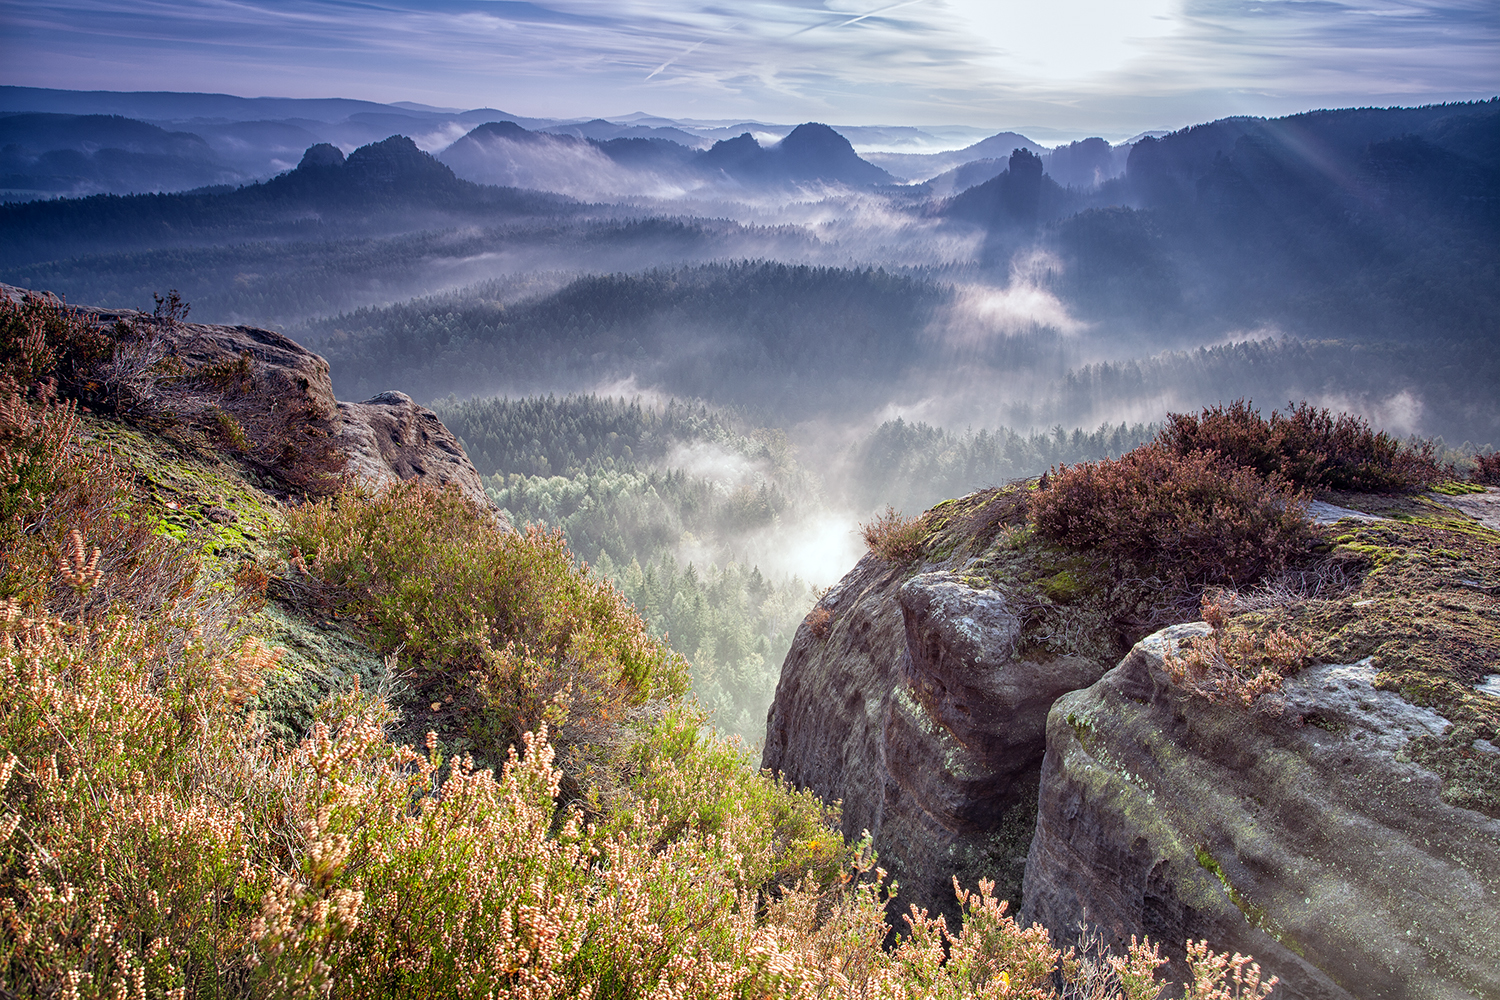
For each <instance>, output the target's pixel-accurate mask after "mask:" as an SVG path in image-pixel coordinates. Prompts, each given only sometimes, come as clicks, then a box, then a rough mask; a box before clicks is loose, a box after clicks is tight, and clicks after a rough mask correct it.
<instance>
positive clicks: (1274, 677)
mask: <svg viewBox="0 0 1500 1000" xmlns="http://www.w3.org/2000/svg"><path fill="white" fill-rule="evenodd" d="M1233 609H1234V595H1232V594H1225V593H1223V592H1219V593H1211V592H1205V593H1204V595H1203V620H1204V621H1206V622H1208V624H1209V625H1211V626H1212V627H1213V630H1214V631H1213V634H1212V635H1208V636H1204V637H1202V638H1195V639H1187V640H1185V641H1184V642H1183V644H1182V648H1181V649H1180V650H1179V651H1178V652H1176V653H1172V654H1169V655H1168V656H1167V658H1166V662H1165V664H1164V666H1165V668H1166V671H1167V674H1168V675H1169V676H1170V677H1171V678H1172V680H1173V681H1174V682H1176V683H1177V684H1179V685H1181V686H1183V687H1184V688H1186V689H1187V690H1189V691H1191V692H1193V693H1194V694H1197V695H1200V696H1202V697H1203V698H1206V699H1207V700H1209V701H1211V702H1230V703H1235V704H1239V705H1241V706H1242V707H1244V708H1249V707H1250V706H1252V705H1254V704H1255V702H1256V701H1257V700H1258V699H1259V698H1260V697H1261V696H1262V695H1267V694H1271V693H1273V692H1275V691H1278V690H1280V689H1281V683H1282V681H1283V680H1284V679H1285V678H1286V676H1287V675H1288V674H1290V673H1292V672H1294V671H1296V670H1300V669H1301V668H1302V667H1304V666H1306V665H1307V663H1308V661H1309V653H1310V651H1311V648H1312V644H1311V642H1310V640H1309V639H1308V638H1307V637H1306V636H1297V635H1293V634H1291V633H1289V632H1287V631H1286V630H1284V629H1277V630H1276V631H1274V632H1271V633H1269V634H1267V635H1255V634H1253V633H1251V632H1249V631H1246V630H1244V629H1231V628H1230V625H1229V616H1230V614H1231V613H1232V611H1233Z"/></svg>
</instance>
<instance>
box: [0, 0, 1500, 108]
mask: <svg viewBox="0 0 1500 1000" xmlns="http://www.w3.org/2000/svg"><path fill="white" fill-rule="evenodd" d="M0 29H3V31H0V56H3V57H4V58H3V63H4V66H5V69H4V71H3V73H0V79H3V81H4V82H6V83H12V84H23V85H31V86H49V87H61V88H72V89H80V88H88V89H110V90H200V91H227V92H233V93H239V94H244V95H247V96H259V95H274V96H347V97H363V98H368V99H374V100H387V101H389V100H417V101H423V102H426V103H432V104H441V105H445V106H470V107H472V106H481V105H490V106H495V107H501V108H504V109H507V110H510V111H513V112H515V113H517V114H528V115H538V116H541V115H552V116H569V117H571V116H582V115H588V116H593V115H611V114H622V113H625V112H628V111H634V110H638V109H646V110H650V111H653V112H656V113H660V114H667V115H679V116H688V117H698V118H708V117H716V118H717V117H735V116H744V117H747V118H762V119H767V120H780V121H789V122H794V121H803V120H808V119H810V118H817V119H822V120H835V121H843V122H849V123H853V122H859V121H867V122H873V121H883V122H893V121H903V122H911V123H918V124H920V123H934V124H935V123H941V122H968V123H973V124H982V125H993V126H995V127H996V128H999V127H1010V126H1026V125H1050V126H1053V127H1059V128H1063V129H1080V130H1084V129H1096V130H1103V131H1109V132H1112V133H1116V134H1119V133H1128V132H1131V131H1135V130H1139V129H1142V128H1147V127H1172V126H1177V125H1182V124H1186V123H1188V122H1192V121H1197V120H1203V119H1206V118H1213V117H1218V116H1220V115H1224V114H1232V113H1251V114H1277V113H1287V112H1291V111H1296V110H1302V109H1305V108H1309V107H1318V106H1338V105H1345V104H1354V103H1360V104H1371V103H1399V102H1407V101H1434V100H1443V99H1457V98H1470V97H1479V96H1489V95H1492V94H1494V93H1496V92H1500V59H1496V57H1495V55H1496V52H1497V51H1500V4H1496V3H1495V2H1494V0H1051V2H1049V3H1047V4H1038V3H1036V2H1035V0H901V2H896V3H888V4H881V3H879V2H878V0H877V2H873V3H872V2H870V0H746V2H744V3H740V4H736V5H733V6H728V5H722V4H719V3H718V2H716V0H714V2H711V0H537V2H524V0H436V2H417V0H274V2H273V0H63V2H60V3H50V2H48V3H43V2H40V0H9V2H8V3H7V4H6V5H5V7H4V8H3V12H0Z"/></svg>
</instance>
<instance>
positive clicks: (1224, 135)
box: [1052, 100, 1500, 344]
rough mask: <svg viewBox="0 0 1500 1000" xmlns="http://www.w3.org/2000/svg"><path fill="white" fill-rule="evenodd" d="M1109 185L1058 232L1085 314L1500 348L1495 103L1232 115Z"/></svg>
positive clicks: (1139, 149) (1065, 280)
mask: <svg viewBox="0 0 1500 1000" xmlns="http://www.w3.org/2000/svg"><path fill="white" fill-rule="evenodd" d="M1111 185H1112V186H1110V187H1108V189H1107V190H1104V191H1103V192H1101V195H1100V197H1099V198H1097V199H1096V200H1095V204H1099V205H1100V206H1101V207H1100V209H1097V210H1094V211H1087V212H1084V213H1082V214H1081V215H1078V216H1076V217H1073V218H1070V219H1068V220H1066V221H1064V222H1061V223H1060V224H1059V225H1058V227H1057V230H1056V232H1055V233H1054V234H1053V237H1052V243H1053V245H1054V246H1055V247H1056V249H1057V250H1058V251H1059V252H1060V253H1061V254H1062V255H1063V257H1064V259H1065V260H1066V261H1067V262H1068V264H1069V266H1067V267H1066V268H1065V269H1064V272H1063V276H1062V277H1061V278H1060V287H1059V290H1060V291H1062V292H1063V293H1064V294H1066V295H1068V296H1069V297H1070V298H1071V299H1072V300H1073V301H1075V302H1076V303H1077V304H1078V306H1079V307H1080V308H1081V309H1083V310H1085V311H1086V312H1087V313H1088V314H1090V315H1092V316H1110V317H1115V318H1121V317H1130V318H1133V321H1135V322H1139V323H1151V324H1159V323H1162V322H1171V323H1176V324H1186V325H1188V326H1190V327H1191V326H1197V325H1213V326H1223V325H1225V324H1242V325H1245V326H1249V327H1252V328H1253V327H1254V326H1257V325H1264V324H1273V325H1276V326H1279V327H1280V328H1281V329H1283V330H1286V331H1288V332H1296V333H1299V334H1302V335H1310V336H1347V337H1360V338H1366V337H1375V336H1380V337H1392V338H1397V339H1406V338H1409V337H1418V336H1429V335H1432V334H1433V333H1438V334H1440V335H1442V336H1450V337H1462V338H1480V339H1486V340H1489V341H1491V342H1493V343H1497V344H1500V101H1496V100H1492V101H1485V102H1476V103H1471V104H1450V105H1435V106H1431V107H1424V108H1390V109H1379V108H1360V109H1348V110H1342V111H1314V112H1308V113H1306V114H1301V115H1293V116H1290V117H1287V118H1280V119H1274V120H1264V119H1258V118H1227V119H1223V120H1220V121H1216V122H1210V123H1207V124H1204V125H1198V126H1194V127H1192V128H1189V129H1183V130H1182V131H1179V132H1174V133H1172V134H1171V135H1168V136H1165V137H1162V138H1160V139H1153V138H1145V139H1142V140H1141V141H1140V142H1138V143H1136V145H1135V146H1134V147H1133V149H1132V151H1131V153H1130V159H1129V163H1128V166H1127V171H1126V174H1125V176H1124V177H1123V178H1121V179H1120V180H1119V181H1117V182H1111ZM1106 205H1112V206H1118V207H1109V208H1104V207H1103V206H1106Z"/></svg>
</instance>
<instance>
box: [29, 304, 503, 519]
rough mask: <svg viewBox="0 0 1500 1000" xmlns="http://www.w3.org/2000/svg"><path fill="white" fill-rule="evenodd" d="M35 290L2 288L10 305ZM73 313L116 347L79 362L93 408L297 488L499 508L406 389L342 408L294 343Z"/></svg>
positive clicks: (79, 388)
mask: <svg viewBox="0 0 1500 1000" xmlns="http://www.w3.org/2000/svg"><path fill="white" fill-rule="evenodd" d="M36 294H37V293H34V292H30V291H27V290H25V289H20V288H14V287H12V286H8V285H0V295H3V296H4V297H6V298H8V299H11V300H12V301H17V302H19V301H22V300H23V299H25V298H26V297H28V296H32V295H36ZM48 298H50V299H52V301H56V300H55V298H53V297H50V296H48ZM74 308H75V310H76V311H77V312H79V313H82V314H83V315H84V316H87V317H88V318H90V319H91V320H92V321H93V322H94V323H95V324H97V326H98V328H99V330H100V331H101V332H103V333H104V334H106V336H107V337H108V338H109V339H110V340H111V341H112V343H110V344H109V348H108V350H107V351H106V352H105V353H106V357H105V358H104V359H102V360H100V359H95V360H91V361H88V362H86V363H83V364H82V365H81V367H78V368H77V371H76V372H75V373H74V375H73V376H72V377H71V378H70V380H69V383H68V384H67V385H66V386H65V387H64V388H65V390H66V391H69V392H71V393H73V394H74V395H77V396H78V397H79V398H80V400H81V401H82V402H83V404H84V405H85V406H91V407H94V408H98V409H102V410H106V411H113V412H115V413H116V414H117V415H118V416H120V417H122V418H125V419H127V420H131V421H135V422H138V423H142V424H145V425H148V426H150V427H152V428H154V429H156V430H159V431H163V432H166V433H168V434H176V435H178V436H179V437H183V438H186V439H191V440H197V441H199V442H200V443H201V442H206V443H207V444H209V445H210V446H211V447H213V448H214V449H215V450H216V451H218V452H219V453H220V454H222V455H223V456H224V457H226V458H232V459H234V460H237V461H239V462H241V463H243V464H245V465H247V466H249V467H250V468H252V469H254V470H255V471H256V472H258V473H261V474H262V475H264V476H267V477H270V481H271V482H275V483H279V484H280V485H281V486H282V487H289V488H291V489H292V490H293V491H308V492H314V493H317V492H327V491H329V490H331V489H332V488H334V487H335V486H336V485H337V483H338V482H339V478H338V477H339V476H341V475H342V474H344V473H346V472H347V473H350V474H352V475H353V476H355V477H356V478H358V479H360V480H363V481H365V482H369V483H374V484H380V483H385V482H391V481H393V480H397V479H402V480H405V479H418V480H421V481H423V482H430V483H433V484H435V485H446V484H450V483H451V484H453V485H455V486H456V487H457V488H458V489H460V490H462V491H463V493H464V494H465V495H466V496H468V497H469V498H470V499H472V500H474V501H476V502H478V503H481V504H484V505H485V506H488V507H491V508H492V509H493V505H492V504H491V503H490V501H489V498H488V496H487V495H486V494H485V491H484V486H483V484H482V483H481V481H480V478H479V473H478V471H477V470H476V469H475V468H474V465H473V463H472V462H470V461H469V457H468V456H467V455H466V454H465V453H464V450H463V447H462V446H461V445H460V444H459V442H458V439H457V438H456V437H454V435H453V434H452V433H451V432H450V431H449V430H448V429H447V428H446V427H444V426H443V424H442V422H441V421H440V420H438V418H437V415H436V414H434V413H433V412H432V411H431V410H428V409H426V408H425V407H421V406H418V405H417V404H416V403H414V402H412V400H411V397H409V396H407V395H406V394H404V393H400V392H385V393H381V394H380V395H378V396H376V397H374V398H373V399H370V400H367V401H366V402H364V403H341V402H339V401H338V400H336V399H335V398H334V395H333V383H332V381H331V380H330V378H329V371H328V362H327V361H325V360H324V359H323V358H322V357H320V356H318V355H317V354H314V353H313V352H312V351H309V350H307V349H306V348H305V347H303V346H302V345H300V344H298V343H297V342H296V341H294V340H292V339H291V338H289V337H286V336H284V335H282V334H280V333H277V332H275V331H272V330H262V329H259V328H257V327H251V326H219V325H213V324H204V323H189V322H186V321H185V320H184V319H181V318H172V317H162V316H153V315H151V314H147V313H142V312H136V311H134V310H107V309H97V308H90V307H82V308H79V307H74ZM268 485H269V483H268ZM496 515H497V517H499V518H500V519H501V520H502V521H503V515H501V514H500V513H499V511H498V510H497V511H496ZM505 523H506V524H507V526H508V522H505Z"/></svg>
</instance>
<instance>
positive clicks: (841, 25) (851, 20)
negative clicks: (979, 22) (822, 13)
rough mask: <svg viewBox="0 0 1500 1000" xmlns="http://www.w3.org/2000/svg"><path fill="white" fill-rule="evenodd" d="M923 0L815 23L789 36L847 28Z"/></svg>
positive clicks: (906, 0) (903, 1)
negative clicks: (831, 21) (825, 22)
mask: <svg viewBox="0 0 1500 1000" xmlns="http://www.w3.org/2000/svg"><path fill="white" fill-rule="evenodd" d="M921 2H922V0H902V2H901V3H893V4H890V5H889V6H886V7H881V8H879V9H878V10H872V11H870V12H868V13H865V14H860V15H858V16H857V17H851V18H849V19H848V20H847V21H839V22H837V23H835V24H814V25H812V26H811V27H808V28H803V29H802V30H801V31H794V32H792V33H791V34H790V35H787V37H788V38H796V37H797V36H798V35H805V34H807V33H808V32H809V31H816V30H817V29H819V28H847V27H848V26H849V25H851V24H858V23H859V22H860V21H863V20H864V19H865V18H867V17H875V16H876V15H878V14H889V13H890V12H891V11H893V10H900V9H901V8H902V7H911V6H913V5H915V4H919V3H921Z"/></svg>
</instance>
